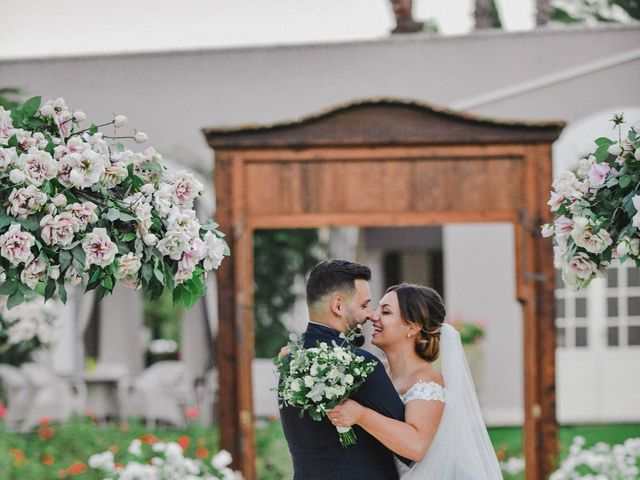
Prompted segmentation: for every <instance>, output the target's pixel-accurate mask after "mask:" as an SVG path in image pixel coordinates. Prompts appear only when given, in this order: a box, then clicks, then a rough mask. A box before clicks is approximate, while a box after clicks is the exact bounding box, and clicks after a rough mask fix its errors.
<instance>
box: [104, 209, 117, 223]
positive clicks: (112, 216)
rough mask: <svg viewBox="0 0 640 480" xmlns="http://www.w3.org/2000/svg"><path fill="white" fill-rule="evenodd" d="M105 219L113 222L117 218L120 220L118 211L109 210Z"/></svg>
mask: <svg viewBox="0 0 640 480" xmlns="http://www.w3.org/2000/svg"><path fill="white" fill-rule="evenodd" d="M105 217H106V218H107V219H108V220H110V221H112V222H115V221H116V220H118V218H120V210H118V209H117V208H110V209H109V211H108V212H107V214H106V215H105Z"/></svg>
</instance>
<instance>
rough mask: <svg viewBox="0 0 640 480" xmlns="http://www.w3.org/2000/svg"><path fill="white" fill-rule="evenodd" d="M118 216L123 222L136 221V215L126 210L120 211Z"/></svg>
mask: <svg viewBox="0 0 640 480" xmlns="http://www.w3.org/2000/svg"><path fill="white" fill-rule="evenodd" d="M118 218H120V220H122V221H123V222H134V221H136V217H134V216H133V215H129V214H128V213H125V212H122V211H121V212H120V213H119V215H118Z"/></svg>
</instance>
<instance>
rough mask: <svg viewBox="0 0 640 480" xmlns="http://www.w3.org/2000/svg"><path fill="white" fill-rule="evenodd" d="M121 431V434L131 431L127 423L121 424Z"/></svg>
mask: <svg viewBox="0 0 640 480" xmlns="http://www.w3.org/2000/svg"><path fill="white" fill-rule="evenodd" d="M120 431H121V432H128V431H129V424H128V423H127V422H122V423H121V424H120Z"/></svg>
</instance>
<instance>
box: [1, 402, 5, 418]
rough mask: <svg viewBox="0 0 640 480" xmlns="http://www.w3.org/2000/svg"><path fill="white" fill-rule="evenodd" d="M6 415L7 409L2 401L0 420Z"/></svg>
mask: <svg viewBox="0 0 640 480" xmlns="http://www.w3.org/2000/svg"><path fill="white" fill-rule="evenodd" d="M6 416H7V409H6V408H5V406H4V405H3V404H2V402H0V420H2V419H3V418H4V417H6Z"/></svg>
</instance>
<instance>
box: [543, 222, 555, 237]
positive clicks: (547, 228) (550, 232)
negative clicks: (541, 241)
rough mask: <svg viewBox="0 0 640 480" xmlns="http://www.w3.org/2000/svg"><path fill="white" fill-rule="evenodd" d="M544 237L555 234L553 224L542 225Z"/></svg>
mask: <svg viewBox="0 0 640 480" xmlns="http://www.w3.org/2000/svg"><path fill="white" fill-rule="evenodd" d="M541 230H542V236H543V237H545V238H546V237H551V236H552V235H553V224H551V223H545V224H544V225H542V227H541Z"/></svg>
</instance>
